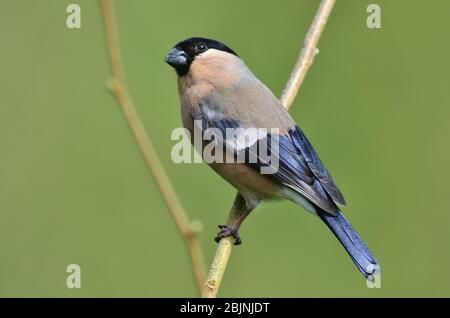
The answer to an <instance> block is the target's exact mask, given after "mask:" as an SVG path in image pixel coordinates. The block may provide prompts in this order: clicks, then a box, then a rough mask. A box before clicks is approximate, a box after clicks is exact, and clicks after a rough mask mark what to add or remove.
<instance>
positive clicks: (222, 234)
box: [214, 224, 242, 245]
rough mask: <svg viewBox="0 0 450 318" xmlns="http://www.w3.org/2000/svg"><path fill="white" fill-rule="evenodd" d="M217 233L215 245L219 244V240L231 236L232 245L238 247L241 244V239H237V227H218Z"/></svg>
mask: <svg viewBox="0 0 450 318" xmlns="http://www.w3.org/2000/svg"><path fill="white" fill-rule="evenodd" d="M219 229H220V231H219V233H217V236H216V237H215V238H214V241H216V242H217V243H219V242H220V240H221V239H223V238H226V237H229V236H232V237H233V238H234V245H239V244H241V243H242V241H241V238H240V237H239V233H238V230H239V227H238V226H236V225H225V224H222V225H219Z"/></svg>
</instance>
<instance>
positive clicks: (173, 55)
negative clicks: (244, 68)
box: [165, 38, 238, 76]
mask: <svg viewBox="0 0 450 318" xmlns="http://www.w3.org/2000/svg"><path fill="white" fill-rule="evenodd" d="M227 55H231V56H234V57H237V56H238V55H237V54H236V53H235V52H234V51H233V50H232V49H230V48H229V47H228V46H226V45H225V44H223V43H221V42H219V41H216V40H211V39H205V38H189V39H186V40H184V41H181V42H179V43H177V44H176V45H175V46H174V47H173V48H172V50H171V51H170V52H169V54H167V56H166V58H165V62H166V63H167V64H169V65H170V66H172V67H173V68H174V69H175V71H176V72H177V74H178V76H184V75H186V74H187V73H188V72H189V70H190V68H191V65H192V64H193V62H194V61H196V60H201V59H205V58H206V56H208V58H209V59H214V60H216V61H217V60H221V59H222V60H224V59H226V56H227ZM224 56H225V57H224Z"/></svg>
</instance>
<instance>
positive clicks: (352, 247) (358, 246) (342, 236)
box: [316, 208, 380, 278]
mask: <svg viewBox="0 0 450 318" xmlns="http://www.w3.org/2000/svg"><path fill="white" fill-rule="evenodd" d="M316 212H317V215H318V216H319V217H320V218H321V219H322V221H324V222H325V224H326V225H327V226H328V227H329V228H330V230H331V231H332V232H333V233H334V235H335V236H336V237H337V238H338V239H339V241H340V242H341V244H342V245H343V246H344V248H345V249H346V250H347V253H348V254H349V255H350V257H351V258H352V260H353V262H354V263H355V265H356V267H358V269H359V271H360V272H361V273H362V274H363V275H364V276H365V277H366V278H373V275H374V274H377V273H379V272H380V267H379V265H378V261H377V260H376V259H375V257H374V256H373V255H372V253H371V252H370V250H369V248H368V247H367V246H366V244H365V243H364V242H363V240H362V239H361V238H360V237H359V235H358V233H357V232H356V231H355V229H354V228H353V227H352V226H351V224H350V223H349V222H348V221H347V219H346V218H345V217H344V215H343V214H342V213H341V212H338V214H337V216H333V215H331V214H329V213H327V212H325V211H323V210H321V209H319V208H317V211H316Z"/></svg>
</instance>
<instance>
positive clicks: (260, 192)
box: [209, 163, 281, 200]
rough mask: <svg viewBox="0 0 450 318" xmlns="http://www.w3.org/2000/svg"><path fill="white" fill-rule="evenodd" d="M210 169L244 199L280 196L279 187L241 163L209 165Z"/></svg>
mask: <svg viewBox="0 0 450 318" xmlns="http://www.w3.org/2000/svg"><path fill="white" fill-rule="evenodd" d="M209 165H210V166H211V168H212V169H213V170H214V171H216V172H217V173H218V174H219V175H220V176H221V177H222V178H224V179H225V180H226V181H227V182H228V183H230V184H231V185H232V186H234V187H235V188H236V189H237V190H238V191H239V192H240V193H241V194H242V195H243V196H244V197H254V198H255V199H259V200H267V199H272V198H276V197H278V196H280V193H281V187H280V186H279V185H278V184H277V183H275V182H274V181H273V180H271V179H270V178H269V177H268V176H266V175H262V174H260V173H258V172H257V171H256V170H254V169H252V168H250V167H249V166H247V165H245V164H243V163H211V164H209Z"/></svg>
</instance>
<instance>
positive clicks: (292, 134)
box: [165, 37, 379, 278]
mask: <svg viewBox="0 0 450 318" xmlns="http://www.w3.org/2000/svg"><path fill="white" fill-rule="evenodd" d="M165 61H166V63H168V64H169V65H170V66H172V67H173V68H174V69H175V71H176V73H177V75H178V76H177V77H178V93H179V97H180V103H181V114H182V122H183V126H184V127H185V128H186V129H187V130H188V131H189V132H190V133H191V136H194V135H195V133H198V132H199V131H200V132H201V133H205V132H206V131H207V130H208V129H214V130H215V131H217V132H219V133H222V134H221V135H220V134H217V135H215V136H216V137H217V136H219V135H220V136H221V137H217V139H218V138H221V139H222V140H221V141H222V143H223V144H225V145H226V147H225V151H224V154H223V156H224V157H226V158H229V157H231V158H232V159H233V158H236V155H237V153H238V152H239V153H242V151H244V152H245V153H246V154H247V157H245V158H246V160H243V161H242V160H241V161H235V160H222V161H220V160H218V161H217V162H215V161H210V162H208V164H209V165H210V166H211V167H212V169H214V170H215V171H216V172H217V173H218V174H219V175H220V176H222V177H223V178H224V179H225V180H226V181H227V182H229V183H230V184H231V185H232V186H234V187H235V188H236V189H237V190H238V197H237V200H241V201H242V202H243V204H244V207H245V208H244V211H243V212H242V213H241V214H240V215H239V217H237V218H236V219H235V220H233V222H231V223H229V224H228V225H219V228H220V231H219V233H218V235H217V237H216V238H215V239H216V241H217V242H218V241H220V239H222V238H224V237H228V236H232V237H233V238H234V243H235V244H240V243H241V239H240V237H239V234H238V230H239V227H240V226H241V224H242V222H243V221H244V219H245V218H246V217H247V216H248V215H249V214H250V212H251V211H252V210H253V209H254V208H255V207H256V206H257V205H258V204H259V203H260V202H261V201H265V200H271V199H288V200H291V201H293V202H295V203H297V204H299V205H300V206H302V207H304V208H305V209H306V210H308V211H309V212H311V213H313V214H314V215H316V216H318V217H319V218H320V219H321V220H322V221H323V222H324V223H325V224H326V225H327V226H328V228H329V229H330V230H331V231H332V232H333V233H334V235H335V236H336V237H337V238H338V239H339V241H340V242H341V244H342V245H343V246H344V248H345V249H346V250H347V252H348V254H349V255H350V257H351V258H352V260H353V262H354V263H355V264H356V266H357V268H358V269H359V270H360V271H361V273H362V274H364V275H365V276H366V278H370V277H373V276H372V275H373V274H375V273H378V272H379V265H378V262H377V260H376V259H375V257H374V256H373V255H372V253H371V252H370V250H369V249H368V247H367V246H366V244H365V243H364V242H363V241H362V239H361V238H360V236H359V235H358V233H357V232H356V231H355V229H354V228H353V227H352V226H351V225H350V223H349V222H348V221H347V219H346V218H345V217H344V215H343V214H342V212H341V211H340V209H339V206H343V205H345V204H346V202H345V199H344V197H343V195H342V193H341V191H340V190H339V188H338V187H337V185H336V183H335V182H334V181H333V179H332V177H331V175H330V173H329V172H328V170H327V169H326V168H325V166H324V165H323V163H322V161H321V160H320V158H319V156H318V155H317V153H316V151H315V150H314V148H313V146H312V145H311V143H310V142H309V141H308V139H307V138H306V136H305V134H304V133H303V131H302V130H301V128H300V127H299V126H298V125H297V124H296V123H295V122H294V120H293V119H292V118H291V116H290V115H289V113H288V112H287V111H286V109H285V108H284V107H283V105H281V103H280V102H279V100H278V99H277V98H276V97H275V95H274V94H273V93H272V92H271V91H270V89H268V88H267V87H266V86H265V85H264V84H263V83H262V82H261V81H260V80H258V78H256V77H255V75H253V73H252V72H251V71H250V70H249V69H248V67H247V66H246V65H245V63H244V62H243V60H242V59H241V58H240V57H239V56H238V55H237V54H236V52H235V51H233V50H232V49H231V48H229V47H228V46H226V45H225V44H223V43H221V42H219V41H215V40H211V39H205V38H197V37H196V38H189V39H186V40H184V41H181V42H179V43H177V44H176V45H175V46H174V47H173V48H172V50H171V51H170V52H169V54H168V55H167V56H166V58H165ZM229 129H233V130H234V131H235V132H237V133H234V134H228V133H227V132H228V130H229ZM261 131H262V132H263V133H260V132H261ZM240 134H242V136H240ZM243 135H245V136H243ZM191 139H192V140H191V141H192V142H193V138H192V137H191ZM213 139H214V138H210V140H209V142H212V141H211V140H213ZM243 140H244V141H243ZM217 141H218V140H216V144H218V143H217ZM256 143H258V144H259V146H260V145H261V144H262V145H264V146H265V147H266V148H267V149H266V150H267V151H266V154H270V158H271V161H270V162H269V161H268V159H267V156H262V155H260V154H259V153H258V151H257V150H256V151H255V150H254V149H253V150H251V148H253V147H252V145H253V144H256ZM207 144H208V142H207V141H203V142H202V144H201V147H200V151H201V149H204V148H205V147H206V146H207ZM274 145H275V146H274ZM275 148H276V149H275ZM263 157H264V158H263ZM250 159H253V160H250ZM272 162H274V163H276V165H272V164H271V163H272ZM269 166H273V167H272V168H271V169H268V170H269V172H266V173H262V169H263V168H268V167H269Z"/></svg>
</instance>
